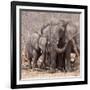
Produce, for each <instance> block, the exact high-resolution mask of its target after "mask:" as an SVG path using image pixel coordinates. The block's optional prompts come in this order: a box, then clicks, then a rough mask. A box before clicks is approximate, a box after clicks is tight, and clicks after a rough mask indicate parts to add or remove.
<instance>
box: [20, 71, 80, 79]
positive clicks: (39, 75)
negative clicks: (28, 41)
mask: <svg viewBox="0 0 90 90" xmlns="http://www.w3.org/2000/svg"><path fill="white" fill-rule="evenodd" d="M21 73H22V74H21V80H30V79H44V78H46V79H55V78H66V77H77V76H80V71H79V70H76V71H73V72H61V71H57V72H56V73H49V72H47V71H33V70H32V69H26V70H25V69H22V71H21Z"/></svg>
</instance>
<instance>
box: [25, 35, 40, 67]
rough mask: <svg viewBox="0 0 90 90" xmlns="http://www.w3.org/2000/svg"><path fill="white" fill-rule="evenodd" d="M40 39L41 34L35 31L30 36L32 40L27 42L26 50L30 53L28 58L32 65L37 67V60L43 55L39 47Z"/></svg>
mask: <svg viewBox="0 0 90 90" xmlns="http://www.w3.org/2000/svg"><path fill="white" fill-rule="evenodd" d="M39 39H40V35H39V34H38V33H33V34H32V35H31V36H30V40H29V41H28V43H27V44H26V51H27V54H28V59H29V61H30V67H32V68H35V67H37V60H38V58H39V57H40V55H41V51H40V48H39V45H38V44H39Z"/></svg>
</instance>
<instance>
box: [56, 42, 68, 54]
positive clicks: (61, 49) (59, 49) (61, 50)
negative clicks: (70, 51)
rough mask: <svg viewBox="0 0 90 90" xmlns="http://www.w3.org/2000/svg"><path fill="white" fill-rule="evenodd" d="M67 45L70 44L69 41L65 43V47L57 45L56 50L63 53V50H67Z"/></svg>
mask: <svg viewBox="0 0 90 90" xmlns="http://www.w3.org/2000/svg"><path fill="white" fill-rule="evenodd" d="M67 45H68V43H66V44H65V45H64V47H62V48H58V47H55V50H56V52H57V53H63V52H64V51H65V49H66V47H67Z"/></svg>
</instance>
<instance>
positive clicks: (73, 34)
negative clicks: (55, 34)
mask: <svg viewBox="0 0 90 90" xmlns="http://www.w3.org/2000/svg"><path fill="white" fill-rule="evenodd" d="M64 41H69V42H68V44H67V47H66V49H65V52H64V53H62V54H59V55H58V59H57V60H58V63H59V68H60V69H65V71H71V65H70V53H71V52H75V53H76V55H77V56H79V53H80V33H79V31H78V29H77V26H75V25H74V24H73V23H71V22H69V23H67V25H66V31H65V36H64V37H63V40H62V41H60V42H59V45H58V47H62V45H63V44H64Z"/></svg>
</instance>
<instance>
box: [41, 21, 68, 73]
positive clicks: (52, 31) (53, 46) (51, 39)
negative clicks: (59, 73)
mask: <svg viewBox="0 0 90 90" xmlns="http://www.w3.org/2000/svg"><path fill="white" fill-rule="evenodd" d="M64 24H65V22H64V21H60V22H59V23H57V24H55V23H51V24H47V26H46V27H45V28H43V29H42V31H41V32H42V36H43V37H45V38H46V39H47V50H46V53H48V54H49V60H50V72H55V69H56V58H57V53H63V52H64V51H65V49H66V46H67V44H68V40H67V41H65V45H64V46H63V47H61V48H58V43H59V40H60V38H62V37H63V35H64V33H65V28H64V26H63V25H64Z"/></svg>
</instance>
